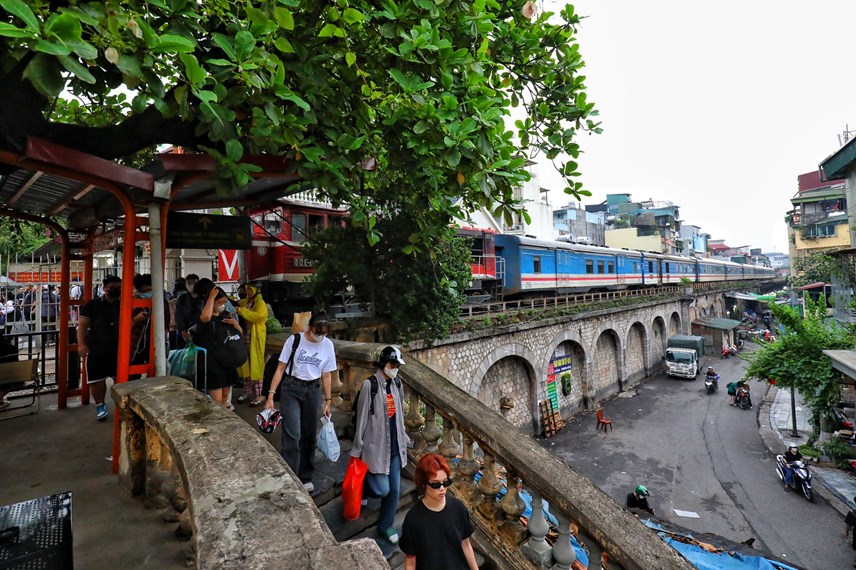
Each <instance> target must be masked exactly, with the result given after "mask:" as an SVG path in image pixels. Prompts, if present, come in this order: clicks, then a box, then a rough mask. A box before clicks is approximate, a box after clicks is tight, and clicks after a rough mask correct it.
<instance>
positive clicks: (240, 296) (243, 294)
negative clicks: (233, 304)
mask: <svg viewBox="0 0 856 570" xmlns="http://www.w3.org/2000/svg"><path fill="white" fill-rule="evenodd" d="M246 298H247V294H246V293H238V299H246Z"/></svg>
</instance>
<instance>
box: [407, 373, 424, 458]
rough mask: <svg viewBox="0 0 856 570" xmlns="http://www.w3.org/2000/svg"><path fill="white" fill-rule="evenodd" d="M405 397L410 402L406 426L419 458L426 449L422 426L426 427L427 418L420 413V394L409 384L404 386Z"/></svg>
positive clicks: (414, 450)
mask: <svg viewBox="0 0 856 570" xmlns="http://www.w3.org/2000/svg"><path fill="white" fill-rule="evenodd" d="M404 397H405V399H407V402H408V404H407V415H405V416H404V425H405V428H406V431H407V436H408V437H409V438H410V441H411V442H413V452H414V454H415V455H416V456H417V457H419V456H421V455H422V453H423V450H424V449H425V440H424V439H422V426H424V425H425V418H424V417H422V414H420V413H419V394H417V393H416V392H415V391H413V389H412V388H411V387H410V386H408V385H407V384H405V385H404Z"/></svg>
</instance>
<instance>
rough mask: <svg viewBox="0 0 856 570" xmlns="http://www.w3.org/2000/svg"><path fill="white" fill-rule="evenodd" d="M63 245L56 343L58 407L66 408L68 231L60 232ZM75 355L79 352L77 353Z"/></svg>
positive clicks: (69, 261) (69, 284) (69, 275)
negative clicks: (57, 337)
mask: <svg viewBox="0 0 856 570" xmlns="http://www.w3.org/2000/svg"><path fill="white" fill-rule="evenodd" d="M60 240H61V245H62V253H61V256H62V257H61V258H60V263H61V264H62V266H61V267H62V268H61V269H60V279H59V280H60V291H59V339H58V340H57V343H56V350H57V359H58V360H57V370H56V383H57V407H58V408H59V409H60V410H64V409H65V407H66V399H67V398H68V358H69V354H70V353H71V351H70V350H69V342H68V313H69V303H68V301H69V293H70V286H71V259H69V256H70V255H71V247H70V245H69V243H68V233H66V232H63V233H61V234H60ZM75 356H77V354H76V353H75Z"/></svg>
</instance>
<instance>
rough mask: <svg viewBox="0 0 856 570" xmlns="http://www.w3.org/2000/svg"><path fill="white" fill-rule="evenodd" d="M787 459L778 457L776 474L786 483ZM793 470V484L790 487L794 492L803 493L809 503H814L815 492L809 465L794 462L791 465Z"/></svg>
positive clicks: (781, 456)
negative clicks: (812, 487)
mask: <svg viewBox="0 0 856 570" xmlns="http://www.w3.org/2000/svg"><path fill="white" fill-rule="evenodd" d="M785 467H786V464H785V457H784V456H783V455H777V456H776V474H777V475H778V476H779V479H781V481H782V482H783V483H784V481H785ZM791 469H793V471H794V477H793V483H791V484H790V485H788V487H790V488H791V489H793V490H794V491H799V492H801V493H802V495H803V497H805V498H806V500H807V501H809V502H812V501H814V491H812V489H811V471H809V469H808V465H806V464H805V463H803V462H802V461H794V462H792V463H791Z"/></svg>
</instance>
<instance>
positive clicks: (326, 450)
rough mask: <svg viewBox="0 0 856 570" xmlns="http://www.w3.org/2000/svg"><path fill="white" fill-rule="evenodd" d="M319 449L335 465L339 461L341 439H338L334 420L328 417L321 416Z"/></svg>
mask: <svg viewBox="0 0 856 570" xmlns="http://www.w3.org/2000/svg"><path fill="white" fill-rule="evenodd" d="M318 449H320V450H321V453H323V454H324V457H326V458H327V459H329V460H330V461H333V462H334V463H335V462H336V461H338V460H339V438H337V437H336V429H335V428H334V427H333V419H332V418H328V417H327V416H321V430H320V431H319V432H318Z"/></svg>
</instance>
